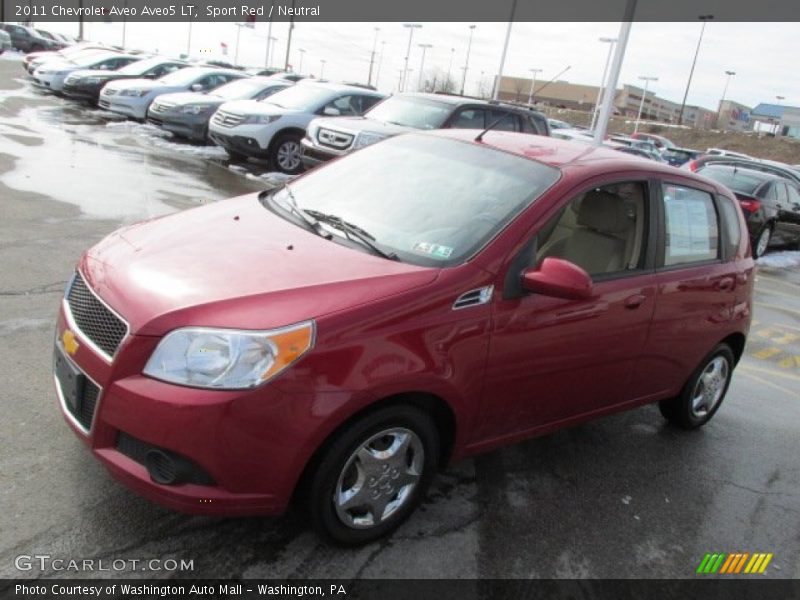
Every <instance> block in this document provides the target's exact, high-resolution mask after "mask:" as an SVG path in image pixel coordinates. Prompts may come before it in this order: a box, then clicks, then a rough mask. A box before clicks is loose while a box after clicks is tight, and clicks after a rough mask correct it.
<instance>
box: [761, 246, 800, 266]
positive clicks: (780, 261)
mask: <svg viewBox="0 0 800 600" xmlns="http://www.w3.org/2000/svg"><path fill="white" fill-rule="evenodd" d="M756 264H757V265H758V266H759V267H768V268H771V269H792V268H795V267H800V252H798V251H796V250H794V251H793V250H786V251H783V252H772V253H770V254H765V255H764V256H762V257H761V258H759V259H758V260H757V261H756Z"/></svg>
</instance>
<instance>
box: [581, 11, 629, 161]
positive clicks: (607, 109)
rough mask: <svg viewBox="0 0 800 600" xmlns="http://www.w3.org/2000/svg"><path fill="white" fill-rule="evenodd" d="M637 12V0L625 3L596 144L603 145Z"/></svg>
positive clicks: (598, 122) (595, 136) (595, 135)
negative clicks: (632, 24) (634, 16)
mask: <svg viewBox="0 0 800 600" xmlns="http://www.w3.org/2000/svg"><path fill="white" fill-rule="evenodd" d="M635 12H636V0H628V3H627V4H626V5H625V14H624V15H623V17H622V23H620V27H619V35H618V36H617V40H618V41H617V47H616V49H615V51H614V58H613V59H612V60H611V71H610V73H609V74H608V81H607V82H606V91H605V94H603V105H602V107H601V109H600V115H599V116H598V117H597V123H596V126H595V130H594V141H593V142H592V144H593V145H594V146H602V145H603V138H605V137H606V130H607V129H608V120H609V118H610V117H611V109H612V107H613V104H614V94H615V92H616V90H617V81H619V72H620V70H621V69H622V61H623V60H624V59H625V48H626V47H627V45H628V36H629V35H630V32H631V23H633V15H634V13H635Z"/></svg>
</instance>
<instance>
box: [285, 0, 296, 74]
mask: <svg viewBox="0 0 800 600" xmlns="http://www.w3.org/2000/svg"><path fill="white" fill-rule="evenodd" d="M294 5H295V0H292V16H291V17H290V18H289V39H287V40H286V60H285V61H284V63H283V70H284V71H288V70H289V54H290V53H291V51H292V31H294Z"/></svg>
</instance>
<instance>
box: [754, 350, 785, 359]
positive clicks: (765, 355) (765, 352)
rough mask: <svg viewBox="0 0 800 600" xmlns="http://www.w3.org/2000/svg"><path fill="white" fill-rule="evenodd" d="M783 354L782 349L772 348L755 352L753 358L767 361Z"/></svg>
mask: <svg viewBox="0 0 800 600" xmlns="http://www.w3.org/2000/svg"><path fill="white" fill-rule="evenodd" d="M781 352H783V350H781V349H780V348H775V347H770V348H764V349H763V350H759V351H758V352H753V356H755V357H756V358H760V359H762V360H766V359H767V358H772V357H773V356H775V355H776V354H780V353H781Z"/></svg>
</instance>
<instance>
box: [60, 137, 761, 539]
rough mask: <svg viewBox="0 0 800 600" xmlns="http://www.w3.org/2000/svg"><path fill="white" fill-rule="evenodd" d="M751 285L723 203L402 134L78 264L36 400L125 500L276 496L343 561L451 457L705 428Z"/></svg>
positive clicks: (222, 511) (560, 154)
mask: <svg viewBox="0 0 800 600" xmlns="http://www.w3.org/2000/svg"><path fill="white" fill-rule="evenodd" d="M752 290H753V260H752V258H751V257H750V251H749V244H748V239H747V229H746V226H745V222H744V219H743V216H742V213H741V210H740V209H739V207H738V204H737V202H736V199H735V198H734V197H733V196H732V195H731V193H730V192H729V191H728V190H727V189H726V188H725V187H724V186H722V185H719V184H716V183H714V182H713V181H711V180H708V179H706V178H703V177H700V176H697V175H695V174H693V173H689V172H682V171H678V170H676V169H674V168H671V167H668V166H662V165H660V164H658V163H655V162H646V161H642V160H640V159H636V158H632V157H628V156H626V155H624V154H622V153H619V152H615V151H612V150H606V149H602V148H592V147H590V146H587V145H585V144H576V143H572V142H566V141H560V140H553V139H549V138H546V137H538V136H529V135H525V134H517V133H502V132H489V133H486V134H485V135H483V136H482V138H481V136H478V137H477V138H476V136H475V132H474V131H468V130H461V131H458V130H445V131H439V132H431V133H414V134H408V135H403V136H398V137H395V138H392V139H389V140H386V141H383V142H379V143H377V144H374V145H372V146H369V147H367V148H365V149H363V150H360V151H358V152H355V153H353V154H351V155H349V156H347V157H344V158H342V159H339V160H336V161H332V162H331V163H329V164H327V165H325V166H324V167H321V168H319V169H316V170H314V171H312V172H310V173H308V174H306V175H304V176H302V177H299V178H297V179H295V180H294V181H292V182H290V183H288V184H287V185H285V186H283V187H281V188H278V189H275V190H272V191H268V192H263V193H261V194H253V195H248V196H243V197H239V198H234V199H231V200H228V201H224V202H219V203H217V204H214V205H209V206H204V207H202V208H197V209H193V210H190V211H186V212H183V213H180V214H176V215H172V216H168V217H164V218H160V219H156V220H152V221H148V222H145V223H141V224H138V225H133V226H129V227H125V228H123V229H120V230H119V231H117V232H115V233H113V234H111V235H110V236H108V237H107V238H106V239H105V240H103V241H102V242H100V243H99V244H97V245H96V246H94V247H93V248H91V249H90V250H88V251H87V252H86V253H85V255H84V256H83V257H82V259H81V260H80V262H79V264H78V267H77V271H76V273H75V275H74V278H73V279H72V282H71V284H70V285H69V287H68V289H67V291H66V294H65V297H64V299H63V302H62V305H61V311H60V316H59V319H58V326H57V327H58V330H57V338H56V348H55V360H54V362H55V385H56V390H57V394H58V398H59V401H60V404H61V409H62V410H63V413H64V415H65V417H66V420H67V422H68V423H69V425H70V426H71V427H72V428H73V429H74V431H75V432H76V433H77V434H78V436H79V437H80V438H81V439H82V440H83V441H84V442H85V443H86V445H87V446H88V447H89V448H90V449H91V451H92V452H93V453H94V455H95V456H96V457H97V458H98V459H99V460H100V461H102V463H103V464H104V465H105V466H106V467H107V468H108V469H109V471H110V472H111V473H112V474H113V475H114V476H115V477H116V478H117V479H119V480H120V481H122V482H123V483H124V484H125V485H127V486H129V487H131V488H132V489H134V490H136V491H137V492H139V493H140V494H142V495H144V496H146V497H148V498H151V499H152V500H154V501H156V502H159V503H162V504H165V505H167V506H170V507H172V508H175V509H178V510H182V511H187V512H192V513H202V514H216V515H250V514H275V513H280V512H282V511H283V510H285V509H286V508H287V506H288V505H289V503H290V502H292V501H296V502H297V503H298V504H300V505H301V506H304V507H305V508H306V509H307V510H308V512H309V514H310V518H311V522H312V523H313V524H314V525H315V526H316V528H317V529H318V530H319V531H320V532H322V533H323V534H325V535H326V536H328V537H329V538H332V539H333V540H335V541H337V542H340V543H344V544H358V543H363V542H367V541H370V540H374V539H375V538H377V537H379V536H382V535H384V534H386V533H387V532H389V531H391V530H392V529H394V528H395V527H397V526H398V525H399V524H400V523H401V522H402V521H403V520H404V519H405V518H406V517H408V516H409V514H410V513H411V512H412V510H413V509H414V507H415V506H416V505H417V504H418V503H419V502H420V500H421V499H422V498H423V497H424V494H425V490H426V488H427V486H428V484H429V483H430V481H431V479H432V478H433V476H434V474H435V471H436V469H437V468H438V467H440V466H442V465H444V464H447V463H448V462H449V461H455V460H458V459H462V458H464V457H466V456H469V455H472V454H475V453H478V452H485V451H487V450H490V449H492V448H497V447H499V446H503V445H506V444H510V443H513V442H516V441H519V440H522V439H525V438H529V437H531V436H535V435H542V434H545V433H547V432H550V431H553V430H555V429H558V428H562V427H566V426H570V425H574V424H577V423H580V422H582V421H585V420H588V419H593V418H596V417H599V416H601V415H605V414H609V413H613V412H617V411H621V410H626V409H630V408H634V407H637V406H641V405H643V404H647V403H653V402H658V403H659V406H660V408H661V412H662V413H663V415H664V416H665V417H666V418H667V419H668V420H669V421H670V422H672V423H674V424H676V425H679V426H681V427H684V428H696V427H699V426H701V425H703V424H705V423H706V422H707V421H708V420H709V419H710V418H711V417H712V416H713V415H714V413H715V412H716V411H717V410H718V409H719V407H720V404H721V402H722V400H723V397H724V395H725V393H726V391H727V388H728V385H729V384H730V381H731V375H732V373H733V369H734V367H735V365H736V363H737V361H738V360H739V358H740V357H741V355H742V351H743V349H744V345H745V338H746V335H747V333H748V329H749V324H750V318H751V295H752Z"/></svg>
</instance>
